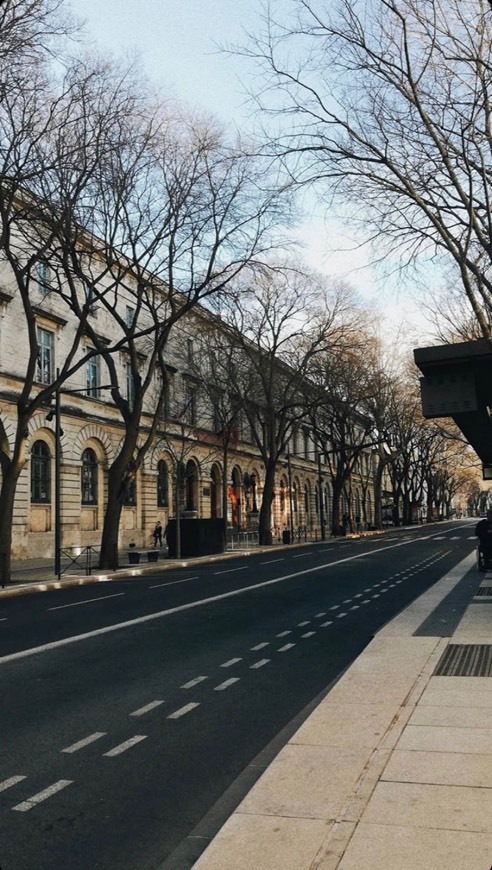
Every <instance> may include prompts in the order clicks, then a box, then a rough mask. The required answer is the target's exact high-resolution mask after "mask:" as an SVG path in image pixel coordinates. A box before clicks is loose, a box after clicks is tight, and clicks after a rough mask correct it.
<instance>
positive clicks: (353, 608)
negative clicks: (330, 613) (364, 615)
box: [350, 604, 360, 610]
mask: <svg viewBox="0 0 492 870" xmlns="http://www.w3.org/2000/svg"><path fill="white" fill-rule="evenodd" d="M350 609H351V610H360V605H359V604H354V606H353V607H351V608H350Z"/></svg>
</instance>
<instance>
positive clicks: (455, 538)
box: [449, 535, 461, 541]
mask: <svg viewBox="0 0 492 870" xmlns="http://www.w3.org/2000/svg"><path fill="white" fill-rule="evenodd" d="M449 540H450V541H461V535H451V537H450V539H449Z"/></svg>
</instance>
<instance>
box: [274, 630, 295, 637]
mask: <svg viewBox="0 0 492 870" xmlns="http://www.w3.org/2000/svg"><path fill="white" fill-rule="evenodd" d="M288 634H292V631H281V632H280V634H276V635H275V637H287V635H288Z"/></svg>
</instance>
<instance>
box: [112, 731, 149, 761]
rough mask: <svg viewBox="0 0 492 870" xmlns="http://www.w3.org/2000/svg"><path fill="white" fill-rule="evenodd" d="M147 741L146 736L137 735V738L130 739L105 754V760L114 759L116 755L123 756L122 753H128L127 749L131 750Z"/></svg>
mask: <svg viewBox="0 0 492 870" xmlns="http://www.w3.org/2000/svg"><path fill="white" fill-rule="evenodd" d="M146 739H147V735H146V734H136V735H135V737H130V738H129V740H125V741H124V742H123V743H119V744H118V746H114V747H113V749H110V750H109V752H104V753H103V755H104V757H105V758H114V756H115V755H121V753H122V752H126V750H127V749H131V748H132V746H136V744H137V743H141V742H142V740H146Z"/></svg>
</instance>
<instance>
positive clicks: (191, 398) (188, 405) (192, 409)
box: [180, 386, 196, 426]
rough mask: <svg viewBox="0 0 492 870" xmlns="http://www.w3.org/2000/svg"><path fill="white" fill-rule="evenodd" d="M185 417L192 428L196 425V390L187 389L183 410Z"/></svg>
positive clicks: (182, 415)
mask: <svg viewBox="0 0 492 870" xmlns="http://www.w3.org/2000/svg"><path fill="white" fill-rule="evenodd" d="M180 416H181V417H183V418H184V419H185V420H186V422H187V423H188V424H189V425H190V426H195V424H196V390H195V389H194V388H193V387H189V386H188V387H186V398H185V404H184V408H183V413H182V414H181V415H180Z"/></svg>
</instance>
